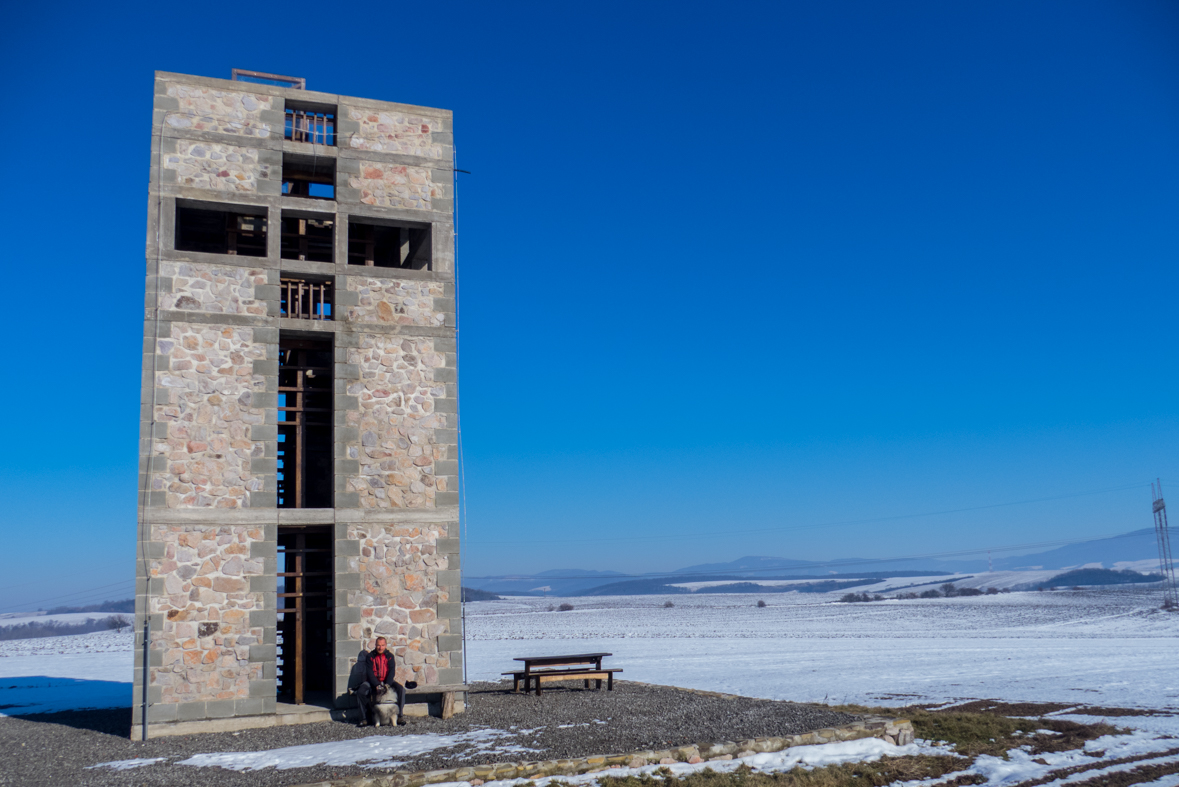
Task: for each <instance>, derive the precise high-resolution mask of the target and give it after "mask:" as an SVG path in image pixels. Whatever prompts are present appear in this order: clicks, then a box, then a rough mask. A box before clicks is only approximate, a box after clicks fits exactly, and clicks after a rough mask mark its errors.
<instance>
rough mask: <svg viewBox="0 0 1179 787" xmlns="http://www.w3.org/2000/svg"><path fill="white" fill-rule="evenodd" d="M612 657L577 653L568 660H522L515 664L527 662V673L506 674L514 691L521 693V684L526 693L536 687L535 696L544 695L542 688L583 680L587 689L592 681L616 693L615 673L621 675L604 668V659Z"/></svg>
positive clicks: (558, 658)
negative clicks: (542, 685) (548, 684)
mask: <svg viewBox="0 0 1179 787" xmlns="http://www.w3.org/2000/svg"><path fill="white" fill-rule="evenodd" d="M612 655H614V654H612V653H578V654H573V655H568V656H520V657H517V658H515V659H513V661H522V662H524V669H522V670H512V671H511V672H505V673H503V674H504V675H511V676H512V681H513V682H512V691H515V692H519V691H520V684H521V683H523V684H524V693H526V694H527V693H528V692H530V691H532V687H533V684H535V685H536V696H538V697H539V696H540V694H541V684H543V683H552V682H553V681H561V680H583V681H585V687H586V688H587V689H588V688H589V687H590V681H591V680H592V681H596V683H597V686H596V687H597V688H599V689H600V688H602V681H603V680H605V681H606V691H613V690H614V673H615V672H622V670H621V669H618V668H603V667H602V659H603V658H605V657H606V656H612Z"/></svg>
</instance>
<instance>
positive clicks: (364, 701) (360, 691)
mask: <svg viewBox="0 0 1179 787" xmlns="http://www.w3.org/2000/svg"><path fill="white" fill-rule="evenodd" d="M387 648H388V645H387V643H386V642H385V638H384V637H377V646H376V647H375V648H373V650H372V651H371V652H370V653H369V654H368V659H367V663H366V664H365V668H364V682H363V683H361V684H360V686H359V687H357V689H356V698H357V701H358V704H359V705H360V723H359V724H357V726H358V727H367V726H368V723H369V721H368V720H369V716H370V715H371V714H373V712H374V710H373V707H372V705H373V703H374V702H375V701H376V699H377V698H376V697H375V696H374V694H375V693H376V688H377V687H378V686H387V687H389V688H390V689H393V691H394V692H395V693H396V694H397V723H398V724H405V715H404V713H405V687H404V686H402V685H401V684H400V683H398V682H397V681H396V680H394V679H393V675H394V674H395V672H396V667H395V666H394V663H393V654H392V653H391V652H390V651H389V650H388V649H387ZM380 693H381V694H383V693H384V692H380Z"/></svg>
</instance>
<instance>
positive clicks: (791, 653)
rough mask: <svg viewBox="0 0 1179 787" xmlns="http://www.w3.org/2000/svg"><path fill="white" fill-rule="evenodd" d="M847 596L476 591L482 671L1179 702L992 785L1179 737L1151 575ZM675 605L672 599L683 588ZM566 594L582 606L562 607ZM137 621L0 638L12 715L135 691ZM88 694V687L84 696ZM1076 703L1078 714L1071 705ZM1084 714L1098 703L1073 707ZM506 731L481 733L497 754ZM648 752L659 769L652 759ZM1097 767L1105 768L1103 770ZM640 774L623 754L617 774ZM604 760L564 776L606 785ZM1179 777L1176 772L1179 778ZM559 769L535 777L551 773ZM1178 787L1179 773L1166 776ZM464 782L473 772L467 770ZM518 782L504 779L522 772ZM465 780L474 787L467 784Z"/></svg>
mask: <svg viewBox="0 0 1179 787" xmlns="http://www.w3.org/2000/svg"><path fill="white" fill-rule="evenodd" d="M910 581H911V580H910ZM840 595H842V593H832V594H799V593H785V594H783V593H774V594H767V595H765V596H764V599H765V601H766V603H767V606H766V607H764V608H759V607H758V606H757V601H758V600H759V598H762V597H759V596H757V595H731V594H724V595H707V594H696V593H694V594H690V595H676V596H671V597H666V598H665V597H661V596H620V597H594V598H571V599H556V598H548V599H538V598H513V599H507V600H503V601H491V602H477V603H472V604H468V605H467V613H466V615H467V648H468V654H469V679H470V680H498V679H499V677H500V673H501V672H503V671H504V670H506V669H510V668H512V667H513V664H514V663H513V661H512V658H513V657H515V656H523V655H531V654H552V653H560V652H586V651H596V650H605V651H609V652H612V653H613V654H614V657H613V659H612V661H613V662H614V665H615V666H620V667H623V668H624V669H625V670H626V671H625V673H623V675H622V676H621V677H624V678H626V679H630V680H640V681H646V682H651V683H663V684H671V685H677V686H686V687H691V688H700V689H708V690H715V691H723V692H731V693H734V694H744V695H748V696H755V697H766V698H771V699H789V700H802V701H824V700H826V701H827V702H833V703H835V702H855V703H864V704H877V705H879V704H883V705H904V704H910V703H914V702H937V703H952V702H955V701H962V700H969V699H996V700H1006V701H1010V702H1019V701H1047V702H1062V703H1069V704H1074V705H1088V706H1110V707H1113V706H1123V707H1140V708H1153V709H1159V710H1166V711H1171V712H1172V713H1173V714H1175V715H1168V716H1144V717H1119V718H1117V719H1115V720H1113V721H1115V723H1117V724H1118V725H1119V726H1128V727H1132V728H1135V729H1136V732H1134V733H1133V734H1131V735H1128V736H1116V737H1113V738H1110V739H1108V740H1106V739H1101V740H1098V741H1092V742H1090V744H1089V745H1088V746H1087V747H1086V748H1085V749H1084V750H1077V751H1072V752H1065V753H1060V754H1050V755H1044V756H1041V757H1038V758H1032V757H1030V756H1022V753H1021V752H1019V751H1013V752H1011V758H1010V759H1009V760H1003V759H1000V758H994V757H987V756H985V755H984V756H980V757H978V758H976V760H975V761H974V763H973V765H972V766H971V767H972V772H977V773H978V774H979V775H981V776H983V777H985V778H986V780H987V782H986V783H987V784H988V785H992V787H1003V786H1005V785H1013V784H1016V783H1018V782H1021V781H1025V780H1029V779H1039V778H1043V777H1045V776H1046V775H1047V774H1050V773H1052V772H1053V771H1055V770H1058V769H1060V768H1065V767H1072V766H1077V765H1085V766H1086V767H1089V768H1090V770H1088V771H1086V774H1087V775H1088V776H1091V775H1093V774H1094V773H1098V772H1100V773H1104V772H1105V771H1110V772H1111V773H1112V772H1113V771H1115V770H1118V769H1125V768H1129V767H1132V766H1131V765H1120V764H1117V763H1114V762H1113V760H1115V759H1116V758H1117V757H1124V756H1129V755H1143V756H1146V755H1148V754H1149V753H1150V752H1159V754H1158V755H1157V756H1152V757H1148V759H1147V760H1142V761H1140V762H1138V763H1135V764H1142V763H1144V762H1147V761H1149V762H1150V763H1155V764H1166V763H1169V762H1171V761H1172V760H1175V759H1176V758H1175V757H1174V756H1173V755H1169V754H1166V750H1168V749H1169V748H1170V746H1171V743H1172V742H1173V741H1171V740H1169V739H1163V738H1161V737H1160V736H1164V735H1172V736H1174V735H1179V677H1176V671H1175V669H1174V654H1175V652H1176V650H1177V649H1179V615H1168V614H1165V613H1162V612H1159V611H1158V609H1157V607H1158V603H1159V598H1158V593H1157V591H1154V590H1149V589H1142V588H1137V589H1121V590H1104V591H1100V592H1098V591H1055V592H1043V593H1038V592H1033V593H1009V594H1002V595H995V596H975V597H967V598H950V599H919V600H911V601H882V602H873V603H866V604H843V603H837V601H836V599H837V598H838V597H839V596H840ZM669 599H670V600H671V601H672V602H673V604H674V606H673V607H664V606H663V604H664V602H665V601H667V600H669ZM562 602H567V603H570V604H572V605H573V606H574V609H573V610H572V611H567V612H559V611H556V607H557V606H558V605H560V604H561V603H562ZM131 646H132V635H131V634H130V632H122V633H117V632H112V631H102V632H96V633H93V634H86V635H82V636H76V637H55V638H46V639H35V640H17V641H12V642H0V713H7V714H23V713H32V712H43V711H53V710H62V709H65V708H66V707H78V706H79V704H81V705H86V706H90V707H117V706H124V707H125V706H127V705H129V704H130V701H131V679H132V669H131V667H132V658H131V656H132V654H131ZM80 700H81V702H79V701H80ZM1065 713H1068V712H1067V711H1065ZM1061 717H1062V718H1074V719H1076V720H1077V721H1094V720H1095V719H1093V718H1092V717H1078V716H1068V715H1062V716H1061ZM501 734H502V733H501V731H496V730H485V731H477V732H474V733H472V734H471V736H473V737H472V740H471V741H470V742H471V743H472V744H473V745H475V746H476V747H477V748H479V747H482V748H483V750H485V751H492V750H494V749H495V748H496V746H497V743H498V737H499V736H500V735H501ZM452 743H454V741H451V740H450V739H449V738H448V737H447V736H443V735H420V736H416V735H415V736H396V737H392V738H389V737H383V736H381V737H378V736H372V737H365V738H361V739H357V740H352V741H340V742H333V743H323V744H310V745H304V746H293V747H286V748H281V749H271V750H267V751H258V752H216V751H212V752H208V753H203V754H197V755H195V756H190V757H188V758H187V759H181V758H176V759H175V762H166V761H165V760H167V759H168V758H145V759H140V760H134V761H114V762H110V763H107V764H106V765H104V766H91V767H99V768H104V767H105V768H113V769H138V768H177V767H181V766H183V767H182V770H186V771H187V770H189V769H190V768H194V767H196V768H207V767H211V766H219V767H222V768H229V769H232V770H254V769H269V768H277V769H291V768H301V767H309V766H312V765H315V764H317V763H332V764H340V765H344V764H348V763H356V764H361V765H364V766H365V767H376V766H378V765H385V766H391V765H393V764H394V763H396V762H397V761H398V760H399V758H402V757H407V756H409V755H412V754H413V753H414V752H417V751H428V750H432V749H435V748H438V747H440V746H446V745H451V744H452ZM938 749H939V747H938V746H937V745H935V744H931V743H929V742H922V741H919V742H917V743H915V744H910V745H908V746H903V747H898V746H893V745H891V744H888V743H886V742H884V741H880V740H875V739H871V740H863V741H852V742H847V743H836V744H825V745H823V746H810V747H798V748H795V749H790V750H787V751H783V752H778V753H774V754H758V755H755V756H753V757H746V758H745V759H744V760H742V761H738V760H733V761H730V762H728V763H716V762H713V763H706V764H705V763H702V764H700V765H688V764H686V763H685V764H678V765H674V766H672V770H673V771H674V772H677V773H687V772H690V771H692V770H699V769H700V768H703V767H712V768H714V769H716V770H727V769H731V768H735V767H738V766H739V765H741V764H747V765H751V766H753V767H755V768H757V769H759V770H763V771H780V770H788V769H789V768H792V767H794V766H796V765H799V764H804V765H808V766H816V765H824V764H830V763H834V762H850V761H855V760H864V759H876V758H879V757H880V756H883V755H891V756H897V755H905V754H915V753H921V752H925V753H935V752H936V751H938ZM653 767H654V766H647V767H646V768H645V769H644V770H651V769H652V768H653ZM1094 769H1096V770H1094ZM631 772H635V773H637V772H638V771H631V769H624V770H622V771H615V772H613V773H612V775H619V776H621V775H626V773H631ZM596 779H597V777H596V776H595V775H593V774H588V775H586V776H580V777H572V778H569V777H565V779H564V781H568V782H571V783H575V784H581V783H584V784H586V785H589V784H591V783H593V782H595V781H596ZM1167 779H1170V781H1167ZM547 781H548V780H547V779H542V780H540V781H539V782H536V783H535V784H537V785H539V786H540V787H544V785H545V784H546V783H547ZM1164 781H1166V784H1163V783H1162V782H1160V783H1159V784H1158V785H1157V786H1156V787H1179V779H1175V778H1172V777H1166V778H1165V779H1164ZM461 784H464V785H465V783H461ZM512 784H516V782H502V783H496V782H493V783H492V784H491V785H489V786H488V787H509V785H512ZM455 787H459V785H456V786H455Z"/></svg>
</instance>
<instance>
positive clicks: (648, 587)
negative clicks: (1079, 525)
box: [463, 528, 1158, 596]
mask: <svg viewBox="0 0 1179 787" xmlns="http://www.w3.org/2000/svg"><path fill="white" fill-rule="evenodd" d="M1157 559H1158V545H1157V542H1156V541H1155V535H1154V530H1153V529H1150V528H1147V529H1144V530H1135V531H1133V532H1132V533H1124V534H1123V535H1120V536H1114V537H1112V538H1101V539H1095V540H1093V541H1083V542H1081V543H1077V544H1068V545H1067V546H1063V547H1058V548H1056V549H1050V550H1048V551H1046V552H1038V553H1036V554H1032V555H1020V556H1018V557H995V558H994V559H993V561H992V564H993V566H994V570H995V571H1020V570H1034V569H1045V570H1052V569H1062V570H1063V569H1072V568H1079V567H1081V566H1099V567H1103V568H1115V567H1117V564H1121V563H1132V562H1136V561H1141V560H1157ZM987 568H988V565H987V560H986V559H985V558H983V559H971V560H937V559H934V558H916V559H911V560H873V559H868V558H844V559H839V560H828V561H822V562H820V561H811V560H793V559H790V558H782V557H756V556H749V557H742V558H738V559H736V560H733V561H730V562H728V563H701V564H699V565H695V566H688V567H686V568H682V569H678V570H676V571H671V572H664V573H647V574H638V575H636V574H623V573H620V572H617V571H585V570H582V569H555V570H552V571H544V572H542V573H540V574H530V575H521V574H517V575H504V576H489V577H465V578H464V580H463V584H464V585H465V586H466V587H469V588H475V589H478V590H485V591H488V592H491V593H496V594H499V595H517V596H519V595H527V596H540V595H550V596H584V595H628V594H643V593H658V592H676V589H669V586H670V585H671V584H672V583H677V584H678V583H685V582H702V581H708V582H717V581H723V580H732V581H733V583H734V586H736V585H739V584H740V583H741V582H742V581H746V582H747V581H748V580H750V579H763V580H764V579H793V580H808V579H809V580H814V581H813V582H804V583H799V584H798V585H797V586H795V589H797V590H801V591H803V592H806V591H808V590H812V591H818V592H826V591H829V590H832V589H836V588H835V587H834V586H835V585H837V584H841V583H844V582H850V581H851V580H852V579H855V578H866V577H885V576H888V577H899V576H919V575H920V576H928V575H931V574H955V573H964V572H965V573H969V572H975V573H978V572H983V571H986V570H987ZM852 584H855V583H851V584H849V585H848V586H849V587H850V586H852ZM684 592H686V591H684ZM714 592H715V591H714ZM722 592H724V591H722Z"/></svg>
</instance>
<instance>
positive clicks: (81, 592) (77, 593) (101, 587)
mask: <svg viewBox="0 0 1179 787" xmlns="http://www.w3.org/2000/svg"><path fill="white" fill-rule="evenodd" d="M134 583H135V580H134V579H124V580H123V581H122V582H114V583H112V584H110V585H99V586H98V587H94V588H87V589H86V590H78V591H75V592H73V593H66V594H65V595H62V596H52V597H50V598H43V599H39V600H37V601H27V602H25V603H23V604H14V605H13V606H10V607H0V612H9V611H12V610H15V609H16V608H17V607H26V606H28V605H30V604H44V603H45V602H46V601H58V600H60V599H63V598H73V597H74V596H84V595H87V594H89V593H93V592H96V591H99V590H106V589H108V588H113V587H119V586H120V585H134Z"/></svg>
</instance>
